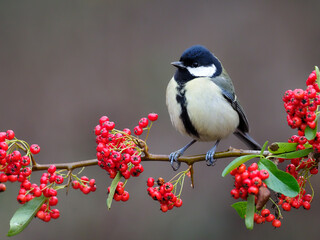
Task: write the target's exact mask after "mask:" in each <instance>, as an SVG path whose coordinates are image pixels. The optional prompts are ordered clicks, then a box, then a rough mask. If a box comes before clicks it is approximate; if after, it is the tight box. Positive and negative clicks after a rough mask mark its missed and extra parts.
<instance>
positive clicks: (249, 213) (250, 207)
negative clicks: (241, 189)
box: [245, 194, 255, 230]
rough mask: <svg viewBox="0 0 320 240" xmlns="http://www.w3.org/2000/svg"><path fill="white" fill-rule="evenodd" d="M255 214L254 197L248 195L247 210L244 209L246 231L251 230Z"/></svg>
mask: <svg viewBox="0 0 320 240" xmlns="http://www.w3.org/2000/svg"><path fill="white" fill-rule="evenodd" d="M254 212H255V205H254V195H252V194H249V195H248V199H247V208H246V218H245V224H246V227H247V229H249V230H252V229H253V223H254V222H253V217H254Z"/></svg>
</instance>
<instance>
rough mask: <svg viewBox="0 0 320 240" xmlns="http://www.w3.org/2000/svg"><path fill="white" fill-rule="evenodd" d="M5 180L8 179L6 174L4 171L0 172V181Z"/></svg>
mask: <svg viewBox="0 0 320 240" xmlns="http://www.w3.org/2000/svg"><path fill="white" fill-rule="evenodd" d="M6 181H8V176H7V175H6V174H4V173H1V174H0V183H4V182H6Z"/></svg>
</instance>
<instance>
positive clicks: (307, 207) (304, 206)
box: [302, 201, 311, 210]
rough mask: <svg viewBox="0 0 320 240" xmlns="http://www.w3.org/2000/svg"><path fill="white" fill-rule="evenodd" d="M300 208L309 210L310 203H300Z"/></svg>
mask: <svg viewBox="0 0 320 240" xmlns="http://www.w3.org/2000/svg"><path fill="white" fill-rule="evenodd" d="M302 206H303V208H304V209H306V210H309V209H310V207H311V205H310V202H308V201H304V202H303V203H302Z"/></svg>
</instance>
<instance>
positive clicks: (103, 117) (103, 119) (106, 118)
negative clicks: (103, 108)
mask: <svg viewBox="0 0 320 240" xmlns="http://www.w3.org/2000/svg"><path fill="white" fill-rule="evenodd" d="M107 121H109V118H108V117H107V116H102V117H101V118H100V119H99V123H100V125H101V126H102V125H103V124H104V123H105V122H107Z"/></svg>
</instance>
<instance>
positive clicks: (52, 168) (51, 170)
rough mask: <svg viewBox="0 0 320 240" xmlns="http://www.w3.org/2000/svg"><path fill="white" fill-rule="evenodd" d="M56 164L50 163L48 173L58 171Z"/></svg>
mask: <svg viewBox="0 0 320 240" xmlns="http://www.w3.org/2000/svg"><path fill="white" fill-rule="evenodd" d="M56 169H57V168H56V166H55V165H50V167H49V168H48V173H51V174H53V173H54V172H55V171H56Z"/></svg>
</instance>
